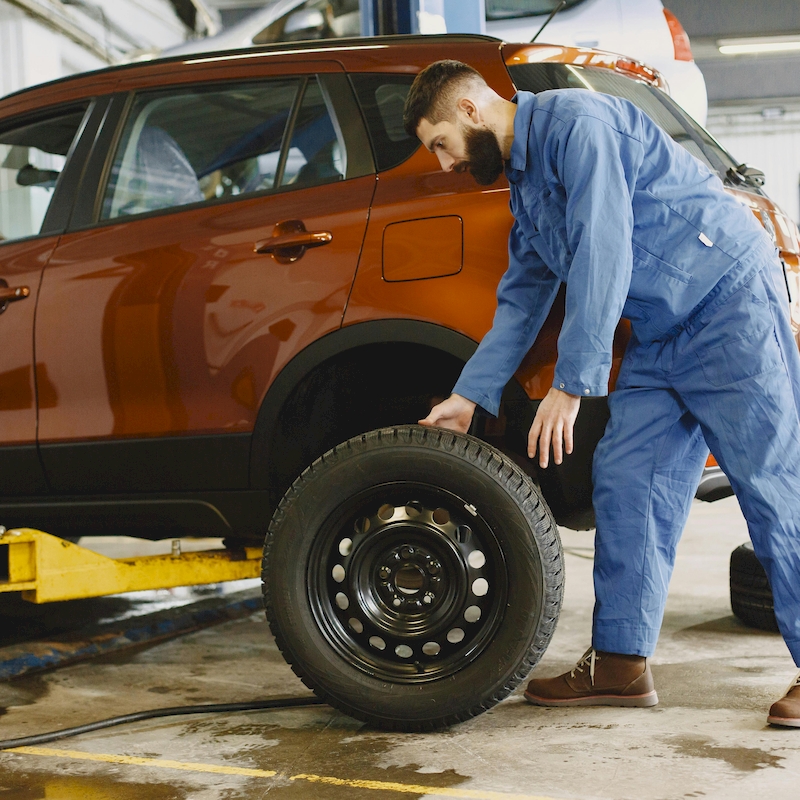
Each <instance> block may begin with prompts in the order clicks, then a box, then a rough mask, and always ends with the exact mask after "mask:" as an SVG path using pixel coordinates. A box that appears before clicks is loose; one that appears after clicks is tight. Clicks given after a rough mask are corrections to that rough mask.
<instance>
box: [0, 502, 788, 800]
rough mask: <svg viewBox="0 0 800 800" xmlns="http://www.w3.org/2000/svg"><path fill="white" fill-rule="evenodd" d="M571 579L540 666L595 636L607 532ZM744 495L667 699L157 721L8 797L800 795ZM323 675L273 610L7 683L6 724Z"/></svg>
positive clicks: (26, 729)
mask: <svg viewBox="0 0 800 800" xmlns="http://www.w3.org/2000/svg"><path fill="white" fill-rule="evenodd" d="M563 533H564V544H565V549H566V564H567V591H566V598H565V604H564V610H563V612H562V616H561V619H560V622H559V626H558V629H557V632H556V635H555V637H554V640H553V642H552V644H551V646H550V648H549V650H548V652H547V653H546V654H545V657H544V659H543V661H542V663H541V665H540V667H539V669H540V670H541V671H542V673H544V674H556V673H558V672H560V671H563V670H564V669H566V668H568V667H571V666H572V665H573V664H574V662H575V661H576V660H577V658H579V657H580V655H581V654H582V653H583V651H584V650H585V648H586V647H587V645H588V642H589V631H590V626H591V598H592V589H591V567H592V563H591V544H592V534H591V533H575V532H571V531H564V532H563ZM745 538H746V533H745V528H744V523H743V521H742V519H741V516H740V514H739V511H738V507H737V506H736V503H735V501H734V500H733V499H729V500H724V501H721V502H719V503H716V504H713V505H705V504H700V503H696V504H695V506H694V507H693V510H692V515H691V518H690V523H689V527H688V529H687V532H686V535H685V536H684V540H683V542H682V543H681V546H680V548H679V555H678V564H677V566H676V571H675V576H674V579H673V584H672V590H671V594H670V600H669V604H668V607H667V614H666V617H665V623H664V630H663V633H662V638H661V642H660V644H659V649H658V652H657V654H656V657H655V658H654V659H653V671H654V674H655V679H656V683H657V689H658V693H659V698H660V703H659V705H658V706H656V707H655V708H652V709H615V708H574V709H542V708H534V707H531V706H530V705H528V704H526V703H525V702H524V700H523V699H522V698H521V695H520V693H519V692H516V693H515V694H514V695H512V696H511V697H510V698H509V699H507V700H506V701H504V702H503V703H501V704H500V705H498V706H496V707H495V708H494V709H492V710H491V711H490V712H488V713H486V714H483V715H482V716H480V717H477V718H476V719H474V720H471V721H469V722H467V723H464V724H462V725H460V726H457V727H454V728H451V729H449V730H446V731H441V732H436V733H429V734H387V733H384V732H381V731H376V730H371V729H369V728H367V727H365V726H364V725H362V724H361V723H359V722H357V721H355V720H353V719H350V718H349V717H347V716H345V715H343V714H340V713H339V712H336V711H334V710H333V709H331V708H329V707H327V706H315V707H309V708H300V709H291V710H279V711H259V712H247V713H239V714H228V715H224V716H223V715H218V716H211V715H202V716H197V717H184V718H172V719H162V720H150V721H147V722H141V723H137V724H133V725H128V726H124V727H119V728H111V729H108V730H105V731H98V732H95V733H92V734H85V735H83V736H79V737H76V738H73V739H67V740H62V741H60V742H55V743H53V744H50V745H46V746H41V747H35V748H30V749H27V750H26V751H25V752H16V753H3V754H0V800H41V799H43V798H47V800H53V799H54V798H57V800H73V798H74V799H75V800H77V799H78V798H80V800H106V798H108V799H109V800H110V799H111V798H113V799H114V800H127V799H128V798H131V799H133V798H136V800H172V799H173V798H175V800H184V798H186V799H187V800H212V799H213V800H216V799H217V798H220V799H221V800H251V799H252V798H265V797H268V798H276V800H283V799H284V798H286V799H287V800H288V799H289V798H313V799H314V800H316V799H317V798H320V800H327V799H328V798H330V800H351V798H355V799H356V800H357V799H358V798H362V797H363V798H385V800H394V798H421V797H425V798H437V799H438V798H453V797H459V798H486V799H487V800H500V799H501V798H502V799H503V800H509V798H512V797H515V798H520V799H521V798H539V799H540V800H542V799H543V798H550V799H551V800H569V799H571V798H582V799H584V800H590V799H591V798H607V799H608V800H628V799H630V800H674V798H684V797H685V798H690V797H691V798H725V800H751V799H752V798H761V797H769V798H770V800H784V799H785V800H790V799H791V800H796V798H798V797H800V730H781V729H776V728H770V727H768V726H767V725H766V711H767V708H768V707H769V705H770V703H771V702H772V701H773V700H774V699H776V698H777V697H778V696H779V695H780V694H781V693H782V692H783V690H784V689H785V687H786V685H787V684H788V682H789V680H790V679H791V677H792V676H793V674H794V671H795V670H794V667H793V665H792V663H791V660H790V658H789V656H788V653H787V651H786V648H785V646H784V645H783V643H782V641H781V639H780V637H778V636H777V635H774V634H767V633H761V632H758V631H753V630H750V629H747V628H745V627H744V626H742V625H740V624H739V623H738V622H737V621H736V620H735V619H734V618H733V617H732V616H731V612H730V605H729V602H728V589H727V569H728V557H729V554H730V551H731V550H733V548H734V547H736V546H737V545H738V544H740V543H741V542H742V541H744V540H745ZM303 693H307V690H306V689H305V687H303V685H302V684H301V683H300V681H299V680H298V679H297V678H296V677H295V676H294V675H293V673H292V672H291V670H290V669H289V668H288V667H287V666H286V664H285V663H284V662H283V659H282V658H281V656H280V653H279V652H278V650H277V648H276V646H275V644H274V642H273V640H272V638H271V637H270V635H269V629H268V627H267V625H266V623H265V622H264V620H263V618H262V616H261V614H254V615H252V616H251V617H249V618H246V619H241V620H236V621H232V622H228V623H225V624H223V625H219V626H216V627H213V628H208V629H205V630H203V631H199V632H197V633H193V634H190V635H187V636H184V637H182V638H180V639H176V640H173V641H169V642H165V643H162V644H158V645H155V646H152V647H148V648H145V649H141V650H138V651H135V652H125V653H121V654H118V655H116V656H107V657H105V658H101V659H97V660H95V661H92V662H87V663H83V664H77V665H74V666H71V667H67V668H64V669H62V670H59V671H57V672H52V673H45V674H41V675H38V676H30V677H23V678H20V679H16V680H13V681H10V682H8V683H5V684H0V709H2V710H3V715H2V716H0V738H10V737H12V736H22V735H27V734H31V733H35V732H39V731H44V730H51V729H54V728H59V727H63V726H67V725H75V724H81V723H84V722H88V721H91V720H94V719H99V718H103V717H107V716H110V715H112V714H121V713H126V712H132V711H136V710H140V709H145V708H154V707H158V706H172V705H178V704H183V703H201V702H239V701H244V700H248V699H256V698H259V699H260V698H265V697H272V696H287V695H301V694H303Z"/></svg>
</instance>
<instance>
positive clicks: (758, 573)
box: [730, 542, 778, 632]
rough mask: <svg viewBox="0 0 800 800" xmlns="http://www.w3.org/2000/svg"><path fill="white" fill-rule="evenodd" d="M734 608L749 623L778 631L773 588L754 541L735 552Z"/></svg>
mask: <svg viewBox="0 0 800 800" xmlns="http://www.w3.org/2000/svg"><path fill="white" fill-rule="evenodd" d="M730 586H731V608H732V609H733V613H734V614H735V615H736V616H737V617H738V618H739V619H740V620H741V621H742V622H744V624H745V625H749V626H750V627H751V628H758V629H759V630H762V631H775V632H777V631H778V623H777V622H776V620H775V607H774V606H773V600H772V589H771V588H770V585H769V580H768V579H767V573H766V572H764V567H762V566H761V562H760V561H759V560H758V558H757V557H756V554H755V551H754V550H753V545H752V544H751V543H750V542H746V543H745V544H742V545H739V547H737V548H736V549H735V550H734V551H733V552H732V553H731V565H730Z"/></svg>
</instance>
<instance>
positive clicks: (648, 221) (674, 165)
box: [404, 61, 800, 727]
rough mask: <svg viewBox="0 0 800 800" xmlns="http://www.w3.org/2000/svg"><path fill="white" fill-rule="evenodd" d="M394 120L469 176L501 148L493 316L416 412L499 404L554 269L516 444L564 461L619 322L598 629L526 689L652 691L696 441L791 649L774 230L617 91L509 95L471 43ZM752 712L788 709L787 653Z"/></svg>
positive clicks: (785, 408) (588, 699)
mask: <svg viewBox="0 0 800 800" xmlns="http://www.w3.org/2000/svg"><path fill="white" fill-rule="evenodd" d="M404 124H405V128H406V130H407V132H408V133H409V135H416V136H418V137H419V139H420V140H421V141H422V143H423V144H424V145H425V146H426V147H427V148H428V149H429V150H430V151H431V152H432V153H435V154H436V155H437V156H438V158H439V162H440V165H441V167H442V169H443V170H445V171H451V170H453V171H455V172H464V171H469V172H470V173H471V174H472V176H473V177H474V178H475V180H476V181H477V182H478V183H479V184H482V185H489V184H491V183H493V182H494V181H495V180H496V179H497V178H498V177H499V176H500V174H501V173H502V172H503V170H504V169H505V174H506V177H507V178H508V182H509V185H510V190H511V191H510V205H511V212H512V214H513V216H514V225H513V228H512V230H511V234H510V237H509V266H508V269H507V270H506V272H505V274H504V275H503V277H502V279H501V281H500V284H499V286H498V290H497V300H498V303H497V311H496V314H495V318H494V322H493V325H492V328H491V330H490V331H489V333H487V335H486V336H485V337H484V339H483V341H482V342H481V344H480V346H479V347H478V349H477V350H476V352H475V354H474V355H473V356H472V358H471V359H470V360H469V362H468V363H467V364H466V366H465V367H464V370H463V371H462V373H461V376H460V378H459V380H458V382H457V383H456V385H455V387H454V388H453V394H452V395H451V396H450V397H449V398H448V399H446V400H445V401H443V402H441V403H439V404H438V405H436V406H434V408H433V409H432V410H431V412H430V414H429V415H428V417H427V418H426V419H424V420H420V422H421V424H423V425H436V426H440V427H445V428H450V429H453V430H457V431H462V432H466V431H467V430H468V428H469V426H470V423H471V420H472V417H473V413H474V411H475V408H476V406H477V405H480V406H481V407H482V408H483V409H485V410H486V411H488V412H489V413H491V414H494V415H497V413H498V411H499V407H500V396H501V393H502V391H503V388H504V387H505V385H506V383H507V382H508V380H510V378H511V376H512V375H513V373H514V372H515V371H516V369H517V368H518V366H519V364H520V362H521V361H522V358H523V357H524V355H525V354H526V353H527V352H528V350H529V349H530V348H531V346H532V345H533V342H534V340H535V339H536V336H537V334H538V333H539V330H540V328H541V326H542V324H543V322H544V320H545V318H546V317H547V315H548V312H549V311H550V308H551V306H552V304H553V301H554V299H555V297H556V294H557V292H558V290H559V287H560V285H561V283H562V282H563V283H565V284H566V311H565V318H564V323H563V326H562V328H561V333H560V336H559V339H558V360H557V364H556V370H555V379H554V382H553V387H552V388H551V389H550V390H549V391H548V393H547V396H546V397H545V398H544V400H542V402H541V404H540V405H539V408H538V410H537V412H536V416H535V418H534V421H533V424H532V426H531V429H530V433H529V436H528V456H529V457H530V458H534V457H535V454H536V450H537V447H538V452H539V464H540V465H541V467H543V468H545V467H547V465H548V462H549V459H550V451H551V448H552V455H553V460H554V462H555V463H556V464H560V463H561V462H562V459H563V455H564V453H567V454H568V453H571V452H572V448H573V426H574V422H575V419H576V417H577V414H578V409H579V406H580V399H581V397H592V396H598V395H605V394H607V392H608V380H609V372H610V368H611V357H612V356H611V353H612V342H613V338H614V331H615V329H616V327H617V324H618V322H619V320H620V318H621V317H624V318H626V319H628V320H630V322H631V328H632V337H631V341H630V344H629V346H628V349H627V351H626V353H625V357H624V359H623V363H622V368H621V371H620V374H619V378H618V379H617V383H616V388H615V391H614V392H612V393H611V395H610V396H609V407H610V413H611V417H610V420H609V423H608V426H607V428H606V431H605V435H604V436H603V438H602V440H601V442H600V444H599V445H598V447H597V450H596V452H595V456H594V466H593V473H594V494H593V503H594V510H595V515H596V520H597V522H596V534H595V562H594V584H595V609H594V618H593V630H592V646H591V648H590V649H589V650H588V651H587V652H586V654H585V655H584V656H583V658H582V659H581V660H580V661H579V662H578V664H577V665H576V666H575V668H573V669H572V670H571V671H570V672H567V673H564V674H563V675H560V676H558V677H555V678H534V679H533V680H531V681H530V683H529V684H528V687H527V691H526V692H525V697H526V698H527V699H528V700H529V701H530V702H531V703H534V704H536V705H544V706H571V705H614V706H651V705H655V704H656V703H657V702H658V698H657V695H656V691H655V687H654V683H653V677H652V674H651V671H650V666H649V664H648V661H647V659H648V658H649V657H650V656H652V654H653V652H654V650H655V646H656V641H657V638H658V633H659V630H660V627H661V622H662V618H663V613H664V604H665V602H666V595H667V588H668V584H669V579H670V576H671V574H672V568H673V564H674V560H675V549H676V546H677V543H678V540H679V538H680V536H681V533H682V531H683V528H684V525H685V523H686V518H687V516H688V513H689V507H690V505H691V501H692V498H693V496H694V493H695V491H696V488H697V485H698V482H699V480H700V476H701V473H702V470H703V467H704V464H705V462H706V458H707V455H708V447H710V448H711V451H712V452H713V453H714V456H715V457H716V459H717V461H718V463H719V464H720V466H721V467H722V468H723V470H724V471H725V473H726V475H727V476H728V478H729V479H730V481H731V485H732V487H733V489H734V491H735V493H736V496H737V498H738V500H739V504H740V506H741V508H742V511H743V513H744V516H745V518H746V520H747V524H748V528H749V532H750V536H751V538H752V540H753V545H754V548H755V552H756V554H757V556H758V558H759V560H760V561H761V563H762V564H763V565H764V568H765V570H766V572H767V575H768V577H769V581H770V584H771V586H772V591H773V595H774V603H775V615H776V617H777V620H778V625H779V627H780V630H781V633H782V634H783V637H784V640H785V641H786V644H787V646H788V648H789V650H790V652H791V654H792V657H793V658H794V662H795V664H796V665H797V666H800V533H799V532H798V527H797V526H798V524H800V421H799V416H800V415H799V410H800V357H799V356H798V350H797V343H796V342H795V340H794V337H793V335H792V332H791V328H790V325H789V321H788V316H787V314H788V309H787V302H786V288H785V285H784V280H783V276H782V273H781V265H780V263H779V261H778V259H777V256H776V251H775V247H774V245H773V244H772V242H771V241H770V240H769V238H768V236H767V235H766V233H765V232H764V230H763V228H762V227H761V226H760V225H759V224H758V222H757V221H756V219H755V218H754V216H753V214H752V213H751V212H750V210H749V209H747V208H746V207H745V206H744V205H742V204H741V203H740V202H739V201H738V200H736V199H735V198H733V197H732V196H731V195H729V194H728V193H727V192H725V191H724V189H723V186H722V183H721V181H720V180H719V178H718V177H717V176H716V175H714V174H712V172H711V171H710V170H709V169H708V168H706V166H705V165H704V164H702V163H701V162H700V161H699V160H697V159H695V158H694V157H693V156H691V155H690V154H689V153H688V152H687V151H686V150H685V149H684V148H682V147H681V146H680V145H678V144H676V143H675V142H673V141H672V139H671V138H670V137H669V136H667V135H666V134H665V133H664V132H663V131H662V130H661V129H660V128H659V127H658V126H657V125H656V124H655V123H654V122H653V121H652V120H651V119H650V118H649V117H648V116H647V115H645V114H644V113H642V112H641V111H640V110H639V109H638V108H637V107H636V106H635V105H633V104H632V103H629V102H628V101H626V100H622V99H619V98H615V97H610V96H607V95H604V94H599V93H596V92H590V91H585V90H584V91H581V90H575V89H566V90H556V91H547V92H542V93H541V94H532V93H530V92H519V93H518V94H517V95H516V96H515V98H514V99H513V101H508V100H505V99H504V98H502V97H500V96H499V95H498V94H496V93H495V92H494V91H493V90H492V89H491V88H490V87H489V86H488V85H487V84H486V82H485V81H484V79H483V77H482V76H481V75H480V74H479V73H478V72H477V71H475V70H474V69H472V68H471V67H469V66H468V65H466V64H463V63H461V62H457V61H439V62H436V63H434V64H431V65H430V66H428V67H427V68H425V69H424V70H423V71H422V72H421V73H420V74H419V75H418V76H417V78H416V79H415V81H414V83H413V85H412V86H411V89H410V91H409V94H408V97H407V100H406V106H405V116H404ZM768 721H769V722H770V723H773V724H776V725H783V726H788V727H800V674H799V675H798V676H797V677H796V678H795V680H794V681H793V683H792V685H791V687H790V689H789V690H788V691H787V693H786V695H785V696H784V697H783V698H782V699H781V700H779V701H777V702H776V703H774V704H773V705H772V707H771V708H770V711H769V716H768Z"/></svg>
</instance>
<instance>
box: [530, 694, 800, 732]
mask: <svg viewBox="0 0 800 800" xmlns="http://www.w3.org/2000/svg"><path fill="white" fill-rule="evenodd" d="M525 699H526V700H527V701H528V702H529V703H533V705H535V706H547V707H548V708H561V707H562V706H616V707H618V708H650V706H654V705H656V704H657V703H658V695H657V694H656V692H655V690H653V691H652V692H648V693H647V694H632V695H619V694H595V695H589V696H588V697H574V698H573V697H570V698H566V699H564V700H551V699H547V698H544V697H537V696H536V695H533V694H528V692H525ZM770 721H772V720H770ZM796 722H797V725H798V726H800V720H797V721H796ZM782 724H787V723H785V722H784V723H782Z"/></svg>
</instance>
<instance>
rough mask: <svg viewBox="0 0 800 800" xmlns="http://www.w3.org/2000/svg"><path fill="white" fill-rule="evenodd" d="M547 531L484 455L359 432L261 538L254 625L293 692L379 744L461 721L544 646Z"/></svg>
mask: <svg viewBox="0 0 800 800" xmlns="http://www.w3.org/2000/svg"><path fill="white" fill-rule="evenodd" d="M563 580H564V571H563V557H562V552H561V542H560V540H559V536H558V531H557V528H556V524H555V521H554V519H553V517H552V515H551V514H550V511H549V509H548V508H547V506H546V505H545V503H544V501H543V500H542V497H541V495H540V494H539V491H538V489H537V487H536V485H535V484H534V483H533V482H532V481H531V479H530V477H529V476H528V475H526V474H525V473H524V472H523V471H522V470H521V469H520V468H519V467H518V466H517V465H516V464H514V462H513V461H511V460H510V459H508V458H506V457H505V456H504V455H503V454H502V453H500V452H498V451H497V450H495V449H494V448H492V447H490V446H489V445H487V444H486V443H485V442H482V441H480V440H479V439H475V438H473V437H471V436H463V435H460V434H456V433H452V432H450V431H445V430H441V429H437V428H423V427H420V426H402V427H394V428H386V429H383V430H378V431H373V432H371V433H368V434H364V435H362V436H357V437H355V438H353V439H350V440H349V441H347V442H345V443H344V444H341V445H339V446H337V447H335V448H333V449H332V450H330V451H329V452H327V453H326V454H325V455H324V456H322V457H321V458H319V459H318V460H317V461H315V462H314V463H313V464H312V465H311V466H310V467H309V468H308V469H306V470H305V471H304V472H303V474H302V475H301V476H300V477H299V478H298V479H297V480H296V481H295V482H294V484H293V485H292V487H291V488H290V489H289V491H288V492H287V493H286V495H285V497H284V498H283V500H282V501H281V504H280V506H279V507H278V509H277V511H276V512H275V516H274V518H273V520H272V523H271V525H270V528H269V532H268V534H267V540H266V545H265V548H264V563H263V588H264V601H265V605H266V611H267V618H268V620H269V623H270V627H271V629H272V632H273V634H274V636H275V639H276V641H277V644H278V647H279V648H280V649H281V651H282V652H283V655H284V656H285V658H286V660H287V661H288V662H289V664H290V665H291V666H292V669H293V670H294V671H295V673H296V674H297V675H298V676H300V678H302V680H303V682H304V683H305V684H306V685H307V686H308V687H310V688H311V689H313V690H314V692H315V693H316V694H317V695H318V696H319V697H320V698H322V699H323V700H325V701H326V702H328V703H330V704H331V705H333V706H335V707H336V708H338V709H340V710H341V711H343V712H345V713H346V714H349V715H350V716H353V717H356V718H357V719H361V720H364V721H366V722H369V723H371V724H373V725H375V726H378V727H381V728H385V729H389V730H406V731H419V730H430V729H433V728H437V727H442V726H445V725H450V724H453V723H456V722H461V721H463V720H466V719H468V718H470V717H472V716H475V715H476V714H479V713H481V712H482V711H485V710H486V709H488V708H490V707H491V706H493V705H494V704H495V703H497V702H499V701H500V700H502V699H503V698H504V697H506V696H507V695H508V694H509V693H510V692H511V691H512V690H513V689H514V688H515V687H516V686H517V684H518V683H519V682H520V681H521V680H522V679H523V678H524V677H525V676H526V675H527V674H528V672H529V671H530V670H531V669H532V668H533V667H534V666H535V665H536V663H537V662H538V661H539V659H540V658H541V656H542V654H543V653H544V651H545V649H546V647H547V645H548V643H549V642H550V638H551V637H552V635H553V631H554V629H555V625H556V621H557V619H558V614H559V610H560V608H561V597H562V590H563Z"/></svg>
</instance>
